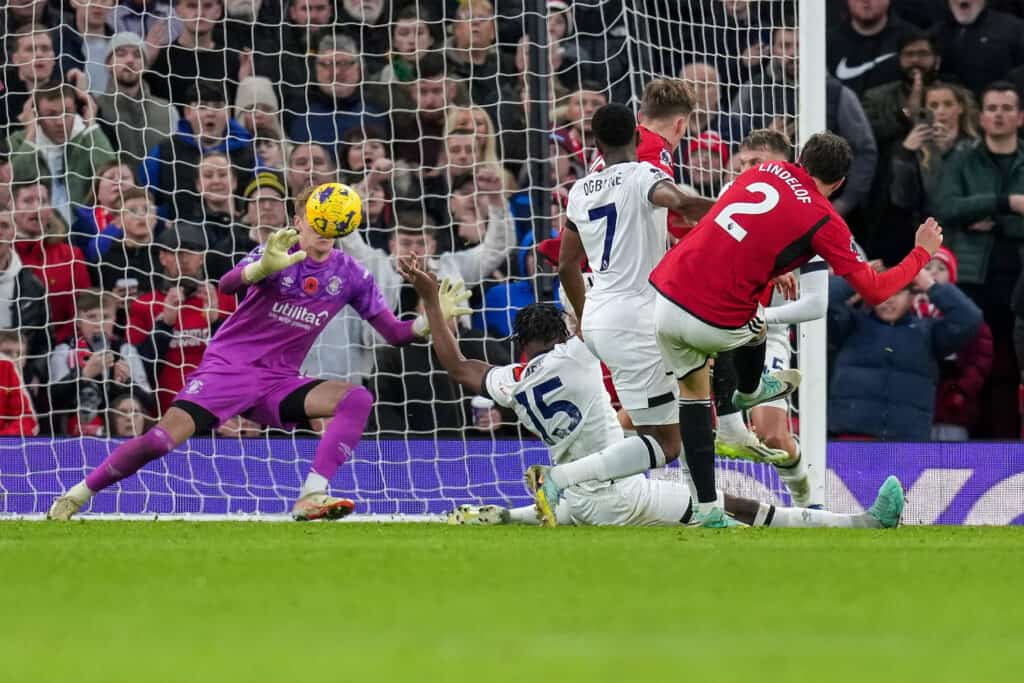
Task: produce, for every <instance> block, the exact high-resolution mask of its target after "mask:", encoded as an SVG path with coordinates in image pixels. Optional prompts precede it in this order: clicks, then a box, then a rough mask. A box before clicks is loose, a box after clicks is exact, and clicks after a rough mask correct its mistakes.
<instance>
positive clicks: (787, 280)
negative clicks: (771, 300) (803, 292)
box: [773, 273, 799, 301]
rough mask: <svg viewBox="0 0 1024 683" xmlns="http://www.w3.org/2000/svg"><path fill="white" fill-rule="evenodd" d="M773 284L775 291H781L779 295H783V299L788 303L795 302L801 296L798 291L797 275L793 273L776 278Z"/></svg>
mask: <svg viewBox="0 0 1024 683" xmlns="http://www.w3.org/2000/svg"><path fill="white" fill-rule="evenodd" d="M773 283H774V285H775V289H777V290H779V293H780V294H782V297H783V298H784V299H785V300H786V301H795V300H796V298H797V297H798V296H799V293H798V291H797V280H796V275H794V274H793V273H783V274H782V275H780V276H778V277H777V278H775V280H774V281H773Z"/></svg>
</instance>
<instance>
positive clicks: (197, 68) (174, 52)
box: [146, 0, 250, 109]
mask: <svg viewBox="0 0 1024 683" xmlns="http://www.w3.org/2000/svg"><path fill="white" fill-rule="evenodd" d="M174 14H175V16H176V17H177V18H178V19H180V20H181V27H182V30H181V35H179V36H178V38H177V40H175V41H174V42H173V43H171V44H169V45H168V46H167V47H165V48H163V49H162V50H161V51H160V53H159V54H158V55H157V57H156V59H154V60H153V62H152V64H153V65H152V67H150V69H149V71H147V72H146V82H147V83H149V88H150V92H152V93H153V94H154V95H156V96H157V97H160V98H162V99H165V100H169V101H170V102H171V104H174V105H175V106H181V107H185V108H186V109H187V108H188V106H190V105H192V104H193V103H194V100H193V99H191V94H192V93H194V92H195V90H196V88H197V87H199V86H200V85H201V84H204V83H218V84H220V87H221V88H226V89H227V93H226V97H227V99H226V100H225V101H233V100H234V96H235V84H236V83H238V82H239V81H240V80H242V78H244V77H245V76H246V75H250V74H245V73H244V71H239V69H240V68H241V66H242V63H241V61H240V59H239V55H238V52H237V51H235V50H228V49H226V48H225V44H224V24H223V17H224V5H223V1H222V0H174ZM220 97H221V98H224V97H225V95H223V94H222V95H221V96H220Z"/></svg>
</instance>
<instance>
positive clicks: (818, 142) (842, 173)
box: [800, 131, 853, 184]
mask: <svg viewBox="0 0 1024 683" xmlns="http://www.w3.org/2000/svg"><path fill="white" fill-rule="evenodd" d="M852 161H853V151H852V150H851V149H850V143H848V142H847V141H846V140H844V139H843V138H841V137H839V136H838V135H836V134H835V133H830V132H827V131H826V132H824V133H815V134H814V135H812V136H811V137H810V139H809V140H808V141H807V142H806V143H804V147H803V149H801V150H800V165H801V166H803V167H804V168H805V169H806V170H807V172H808V173H809V174H811V176H812V177H814V178H817V179H818V180H820V181H822V182H823V183H829V184H831V183H834V182H837V181H839V180H841V179H842V178H845V177H846V172H847V171H849V170H850V163H851V162H852Z"/></svg>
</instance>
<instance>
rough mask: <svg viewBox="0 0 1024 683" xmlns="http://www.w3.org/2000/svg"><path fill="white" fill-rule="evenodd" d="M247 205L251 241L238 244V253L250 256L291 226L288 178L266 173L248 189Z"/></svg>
mask: <svg viewBox="0 0 1024 683" xmlns="http://www.w3.org/2000/svg"><path fill="white" fill-rule="evenodd" d="M245 202H246V205H245V224H246V225H247V226H249V234H248V236H247V237H248V239H247V241H245V242H240V243H239V244H238V248H237V250H238V251H243V252H244V253H248V252H250V251H252V250H253V249H255V248H256V246H257V245H260V244H264V243H266V241H267V238H268V237H270V235H271V234H272V233H274V232H277V231H278V230H281V229H282V228H287V227H289V225H290V224H291V222H290V220H289V215H288V192H287V190H285V187H284V178H283V177H282V176H281V175H280V174H279V173H273V172H271V171H262V172H261V173H259V174H258V175H257V176H256V177H255V178H253V180H252V182H250V183H249V184H248V185H247V186H246V188H245ZM364 208H365V207H364ZM236 253H237V252H236ZM236 263H237V260H236Z"/></svg>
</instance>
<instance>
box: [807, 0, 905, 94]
mask: <svg viewBox="0 0 1024 683" xmlns="http://www.w3.org/2000/svg"><path fill="white" fill-rule="evenodd" d="M846 4H847V7H848V9H849V15H850V18H849V21H844V22H842V23H841V24H840V25H838V26H836V27H834V28H833V29H831V30H830V31H829V32H828V38H827V46H828V48H827V50H826V51H827V55H828V56H827V61H828V70H829V71H830V72H832V73H833V74H834V75H835V77H836V78H838V79H839V80H840V81H841V82H842V84H843V85H845V86H846V87H848V88H850V90H852V91H853V92H854V93H856V94H857V95H858V96H859V95H861V94H863V93H864V92H865V91H867V90H868V89H870V88H873V87H875V86H878V85H882V84H884V83H891V82H892V81H898V80H899V79H900V70H899V63H898V62H897V60H896V56H897V55H898V54H899V51H900V48H901V46H902V45H903V38H904V36H905V35H906V34H907V33H909V32H910V31H912V30H913V27H912V26H911V25H910V24H908V23H907V22H905V21H903V19H901V18H900V17H899V16H898V15H897V14H896V13H895V12H893V11H891V10H890V2H889V0H846Z"/></svg>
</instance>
